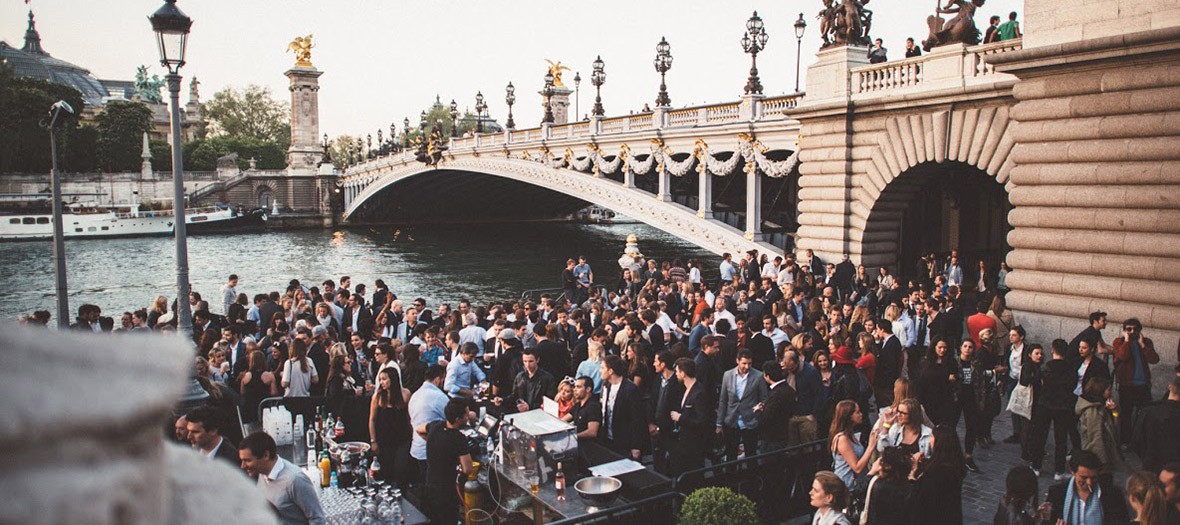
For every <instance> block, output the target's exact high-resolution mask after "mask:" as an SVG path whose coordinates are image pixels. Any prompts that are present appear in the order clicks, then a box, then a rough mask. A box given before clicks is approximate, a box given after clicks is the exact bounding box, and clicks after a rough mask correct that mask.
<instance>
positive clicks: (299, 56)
mask: <svg viewBox="0 0 1180 525" xmlns="http://www.w3.org/2000/svg"><path fill="white" fill-rule="evenodd" d="M313 47H315V46H314V45H312V43H311V35H307V36H297V37H295V39H294V40H292V41H291V43H290V44H287V51H293V52H294V53H295V67H315V66H313V65H311V48H313Z"/></svg>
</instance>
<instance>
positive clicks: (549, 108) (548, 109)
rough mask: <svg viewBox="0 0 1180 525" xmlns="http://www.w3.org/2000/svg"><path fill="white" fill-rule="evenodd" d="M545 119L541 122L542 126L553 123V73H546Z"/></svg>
mask: <svg viewBox="0 0 1180 525" xmlns="http://www.w3.org/2000/svg"><path fill="white" fill-rule="evenodd" d="M544 93H545V118H543V119H542V120H541V123H542V124H552V123H553V100H552V99H553V73H552V72H550V73H545V89H544Z"/></svg>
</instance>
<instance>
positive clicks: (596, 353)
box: [574, 339, 604, 395]
mask: <svg viewBox="0 0 1180 525" xmlns="http://www.w3.org/2000/svg"><path fill="white" fill-rule="evenodd" d="M603 353H604V348H603V346H602V343H600V342H598V341H595V340H593V339H591V340H590V342H589V343H587V345H586V355H587V357H586V360H585V361H582V362H581V363H580V364H579V365H578V371H577V372H575V373H574V377H582V376H586V377H589V378H590V379H593V380H594V395H598V394H599V393H600V392H601V391H602V371H601V366H600V365H601V363H602V354H603Z"/></svg>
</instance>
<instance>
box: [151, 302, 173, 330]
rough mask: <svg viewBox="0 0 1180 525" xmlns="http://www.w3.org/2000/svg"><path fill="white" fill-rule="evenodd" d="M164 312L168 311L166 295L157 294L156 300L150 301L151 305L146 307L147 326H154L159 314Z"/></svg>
mask: <svg viewBox="0 0 1180 525" xmlns="http://www.w3.org/2000/svg"><path fill="white" fill-rule="evenodd" d="M166 313H168V297H166V296H163V295H157V296H156V300H154V301H152V307H151V308H149V309H148V318H147V326H148V328H155V327H156V322H158V321H159V320H160V316H162V315H164V314H166Z"/></svg>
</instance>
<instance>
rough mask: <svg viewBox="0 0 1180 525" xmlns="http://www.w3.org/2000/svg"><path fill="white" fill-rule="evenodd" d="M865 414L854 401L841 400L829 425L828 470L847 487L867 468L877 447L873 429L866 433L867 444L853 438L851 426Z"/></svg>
mask: <svg viewBox="0 0 1180 525" xmlns="http://www.w3.org/2000/svg"><path fill="white" fill-rule="evenodd" d="M864 419H865V415H864V412H861V410H860V406H859V405H857V404H856V402H854V401H851V400H848V399H845V400H844V401H841V402H839V403H836V410H835V412H834V413H833V415H832V427H831V429H829V431H828V435H829V436H831V437H830V438H829V439H828V450H829V451H831V453H832V470H833V471H835V472H836V475H837V476H839V477H840V479H841V480H842V481H843V482H844V484H845V485H847V486H848V487H849V488H852V487H856V486H857V484H858V482H859V481H860V479H861V478H862V477H864V475H865V474H866V472H867V471H868V468H869V460H870V459H871V458H872V455H873V450H875V449H876V448H877V439H878V438H879V437H880V435H879V434H878V433H877V432H872V433H870V434H869V446H868V447H865V446H864V445H862V444H861V443H860V440H858V439H857V438H856V435H855V429H856V428H857V427H859V426H860V425H861V424H863V423H864Z"/></svg>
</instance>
